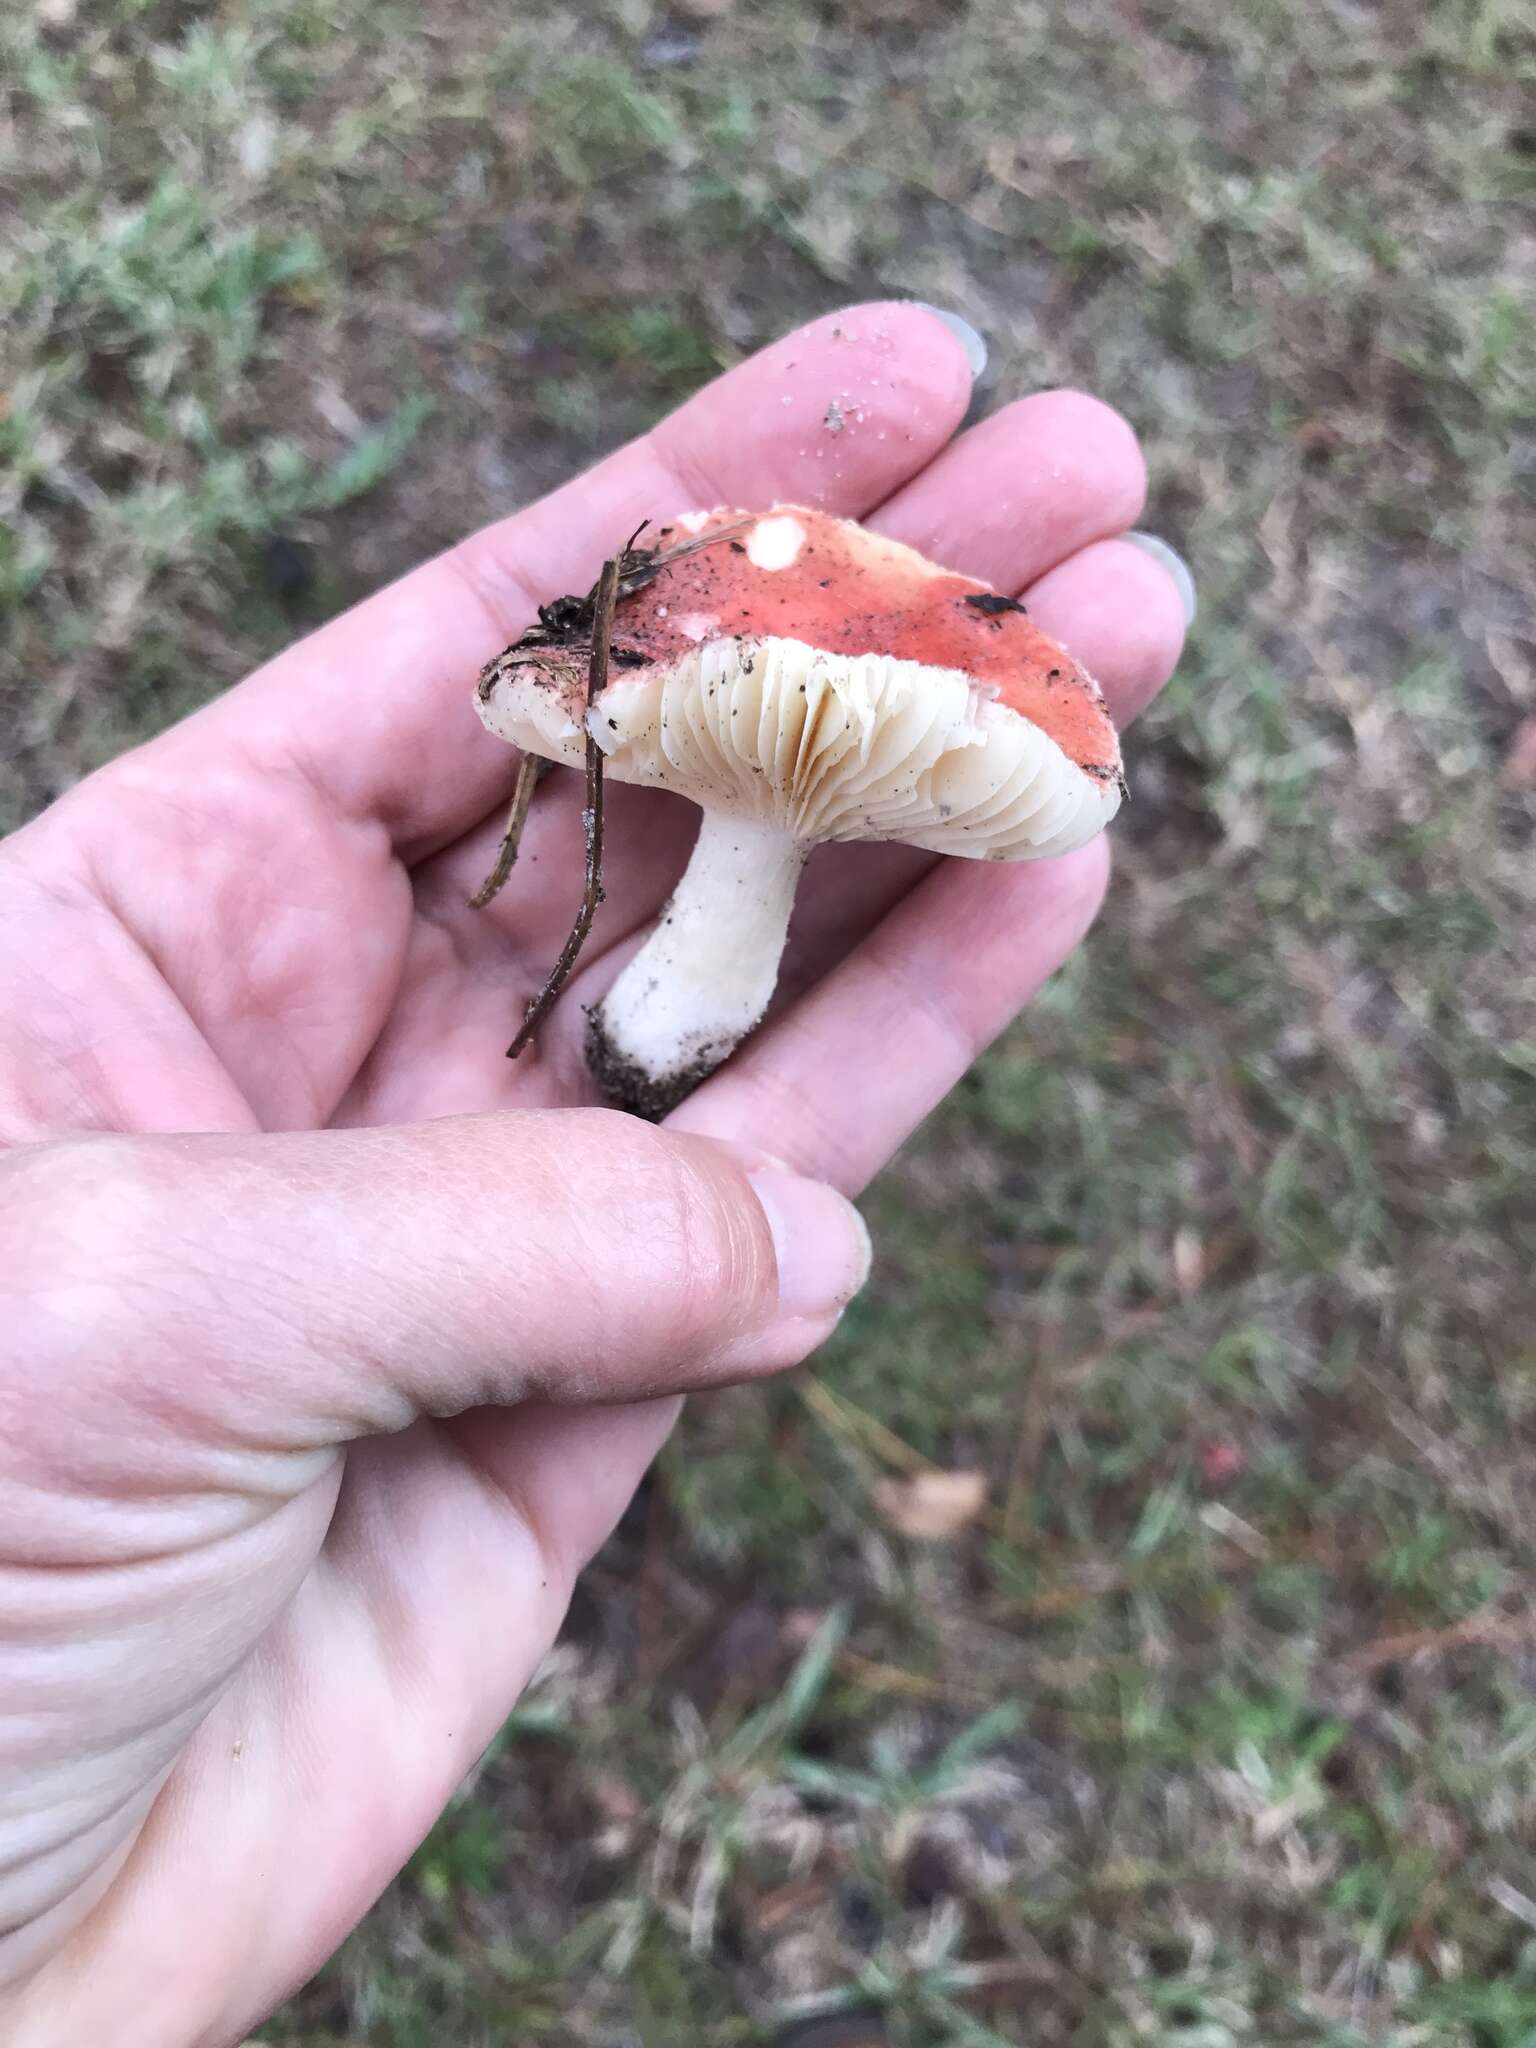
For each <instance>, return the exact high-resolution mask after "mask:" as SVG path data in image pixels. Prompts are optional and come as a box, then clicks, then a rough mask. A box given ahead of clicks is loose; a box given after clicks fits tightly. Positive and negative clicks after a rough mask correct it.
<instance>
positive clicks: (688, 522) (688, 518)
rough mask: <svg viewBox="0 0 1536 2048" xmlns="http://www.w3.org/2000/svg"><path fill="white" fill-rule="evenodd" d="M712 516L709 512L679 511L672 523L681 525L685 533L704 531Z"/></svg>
mask: <svg viewBox="0 0 1536 2048" xmlns="http://www.w3.org/2000/svg"><path fill="white" fill-rule="evenodd" d="M712 516H713V515H712V514H711V513H708V512H679V513H678V515H677V517H676V518H675V519H674V520H673V522H672V524H673V525H674V526H680V527H681V528H682V529H683V531H684V533H702V532H703V531H704V529H705V527H706V526H708V524H709V522H710V519H711V517H712Z"/></svg>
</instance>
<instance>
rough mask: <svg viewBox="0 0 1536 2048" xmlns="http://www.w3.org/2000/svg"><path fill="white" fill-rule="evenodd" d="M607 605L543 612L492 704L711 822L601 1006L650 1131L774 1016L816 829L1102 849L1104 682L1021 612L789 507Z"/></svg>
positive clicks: (1111, 741)
mask: <svg viewBox="0 0 1536 2048" xmlns="http://www.w3.org/2000/svg"><path fill="white" fill-rule="evenodd" d="M652 559H653V560H654V561H655V562H657V563H659V564H660V567H659V570H658V572H657V573H655V574H654V575H652V576H650V578H649V579H648V580H646V581H645V582H644V583H643V585H642V587H640V588H638V589H635V590H633V591H632V592H631V593H630V594H628V595H626V596H624V597H623V598H622V600H621V602H620V604H619V606H618V609H617V611H616V613H615V616H614V625H613V640H612V651H611V659H610V667H609V681H608V683H607V686H606V687H605V688H604V689H603V690H602V691H601V694H599V695H598V696H597V697H596V698H595V699H593V701H592V702H591V704H590V705H589V704H588V700H587V672H588V664H589V660H590V655H591V642H590V613H588V614H587V621H586V628H585V631H583V628H582V624H581V619H580V612H579V608H578V607H576V606H575V605H574V603H573V602H572V603H571V606H570V610H569V614H568V615H567V613H566V612H565V611H562V609H561V607H558V606H557V607H548V608H546V611H545V613H544V614H543V618H542V623H541V626H540V627H536V628H534V629H532V630H531V631H530V632H529V633H528V634H526V635H525V636H524V638H523V640H522V641H520V642H519V643H518V644H517V646H516V647H514V648H512V649H509V650H508V653H507V654H506V655H504V656H503V657H502V658H501V659H500V660H499V661H497V662H494V663H492V664H491V666H490V667H489V668H488V669H487V670H486V671H485V674H484V675H483V676H482V678H481V681H480V686H479V695H478V703H479V710H480V716H481V717H482V719H483V720H484V721H485V723H486V725H487V726H488V727H489V728H490V730H491V731H492V732H494V733H496V734H498V735H499V736H500V737H501V738H502V739H505V740H509V741H511V742H512V743H513V744H514V745H516V746H518V747H521V748H522V749H523V750H524V752H525V753H532V754H536V755H540V756H543V757H545V758H547V759H549V760H554V761H563V762H567V763H569V764H570V765H571V766H573V767H579V766H580V765H581V763H582V761H583V759H584V757H585V753H586V743H587V737H588V734H589V732H590V734H591V736H592V738H593V739H594V740H595V741H596V743H597V745H598V746H599V747H600V748H601V750H602V753H603V755H604V757H605V759H604V769H605V772H606V773H607V774H608V775H611V776H615V777H617V778H618V780H619V781H621V782H635V783H642V784H647V785H650V786H653V787H657V788H664V789H670V790H675V791H678V792H679V793H680V794H682V795H683V796H686V797H689V798H690V799H691V800H692V801H693V802H694V803H696V804H698V805H699V807H700V809H701V810H702V812H703V819H702V822H701V824H700V828H699V835H698V840H697V843H696V845H695V847H694V850H693V856H692V858H691V860H690V861H689V863H688V868H687V872H686V873H685V874H684V876H683V878H682V880H681V882H679V884H678V886H677V889H676V890H675V892H674V893H673V896H672V898H671V901H670V902H669V903H668V904H667V906H666V908H665V910H664V911H663V912H662V915H661V918H660V920H659V922H658V923H657V925H656V928H655V930H654V931H653V932H652V933H651V935H650V937H649V938H648V939H647V940H646V942H645V944H644V945H643V946H642V947H641V949H640V951H639V952H638V953H637V954H636V955H635V957H634V958H633V959H632V960H631V961H630V963H629V965H628V966H627V967H626V968H625V969H624V971H623V972H622V973H621V974H620V976H619V978H618V980H617V981H616V982H615V983H614V985H613V987H612V988H611V989H610V990H609V992H608V994H607V995H606V996H605V997H604V999H603V1001H602V1002H601V1003H600V1004H598V1006H597V1007H596V1008H595V1009H594V1010H593V1011H592V1012H591V1014H590V1017H589V1020H588V1041H587V1051H588V1060H589V1063H590V1065H591V1067H592V1070H593V1073H594V1075H595V1076H596V1078H597V1080H598V1081H599V1083H600V1084H601V1086H602V1087H603V1088H604V1090H605V1091H606V1093H607V1094H608V1095H609V1096H610V1098H611V1099H613V1100H614V1101H616V1102H618V1103H620V1104H621V1105H622V1106H623V1107H625V1108H628V1109H632V1110H635V1111H637V1112H638V1113H640V1114H642V1115H646V1116H651V1117H660V1116H662V1115H664V1114H665V1113H666V1111H667V1110H668V1109H670V1108H671V1107H672V1106H673V1105H674V1104H675V1103H676V1102H678V1101H680V1100H681V1099H682V1097H683V1096H684V1095H686V1094H687V1093H688V1091H689V1090H690V1089H691V1088H692V1087H694V1086H695V1085H696V1084H697V1083H698V1082H699V1081H700V1080H702V1079H703V1078H704V1076H705V1075H706V1074H708V1073H709V1072H711V1071H712V1070H713V1069H714V1068H715V1067H716V1066H718V1065H719V1063H720V1062H721V1061H722V1060H723V1059H725V1058H726V1056H727V1055H728V1054H729V1053H730V1052H731V1051H732V1049H733V1048H734V1047H735V1046H736V1045H737V1044H738V1043H739V1042H740V1040H741V1039H742V1038H743V1037H744V1036H745V1035H746V1033H747V1032H749V1031H750V1030H751V1029H752V1027H753V1026H754V1025H755V1024H756V1023H757V1022H758V1021H759V1019H760V1018H761V1017H762V1015H763V1012H764V1010H765V1009H766V1008H767V1006H768V1001H769V998H770V997H771V995H772V994H773V988H774V983H775V981H776V979H777V976H778V969H779V960H780V957H781V955H782V953H783V951H784V942H785V937H786V934H787V931H788V927H789V916H790V909H791V906H792V904H793V902H794V896H795V885H796V883H797V882H798V880H799V876H800V870H801V867H802V866H803V864H804V862H805V858H806V855H807V854H808V853H809V851H810V849H811V848H812V847H813V846H816V845H819V844H821V843H822V842H823V841H828V840H832V841H839V840H852V839H884V840H900V841H902V842H904V843H905V844H907V845H909V846H921V847H926V848H929V849H930V850H931V851H933V852H935V853H952V854H964V855H968V856H970V857H972V858H974V859H981V860H1037V859H1040V858H1042V857H1043V856H1045V855H1048V854H1055V853H1066V852H1069V851H1070V850H1071V849H1072V848H1073V847H1077V846H1081V845H1083V844H1084V842H1085V841H1087V840H1089V839H1091V838H1092V837H1093V836H1094V834H1095V833H1097V832H1098V831H1099V830H1100V829H1101V828H1102V827H1103V826H1104V825H1106V824H1107V823H1108V822H1109V820H1110V819H1111V818H1112V817H1113V816H1114V814H1115V812H1116V810H1117V809H1118V808H1119V805H1120V798H1121V795H1122V793H1123V790H1124V781H1123V778H1122V775H1121V768H1120V748H1119V743H1118V741H1117V739H1116V736H1115V729H1114V726H1113V724H1112V723H1111V721H1110V717H1109V713H1108V712H1107V710H1106V709H1105V706H1104V700H1103V697H1102V696H1101V694H1100V692H1099V689H1098V686H1097V685H1096V684H1095V683H1094V682H1093V680H1092V678H1091V677H1090V676H1089V675H1088V674H1087V673H1086V672H1085V670H1083V669H1082V668H1081V667H1080V666H1079V665H1078V664H1077V663H1076V662H1075V661H1074V660H1073V659H1072V657H1071V656H1070V655H1069V654H1068V653H1067V652H1066V650H1065V649H1064V648H1063V647H1061V646H1059V645H1058V644H1057V643H1056V642H1055V641H1054V640H1052V639H1051V638H1049V636H1048V635H1047V634H1045V633H1042V632H1041V631H1040V630H1039V628H1038V627H1036V626H1035V625H1033V624H1032V623H1031V621H1030V619H1029V618H1028V616H1027V614H1026V612H1025V609H1024V607H1023V605H1021V604H1020V603H1019V602H1018V601H1017V600H1016V599H1014V598H1011V597H1007V596H1004V595H1001V594H1000V593H998V592H996V591H994V590H991V589H989V588H988V587H987V585H986V584H984V583H979V582H977V581H976V580H975V579H974V578H972V577H969V576H960V575H956V574H955V573H954V572H953V571H951V570H948V569H942V568H939V567H937V566H936V565H935V564H934V563H932V562H930V561H927V560H926V559H925V558H924V557H923V556H922V555H920V554H918V553H917V552H916V551H915V550H913V549H912V548H908V547H904V546H902V545H901V544H900V543H899V542H897V541H893V540H887V539H885V538H883V537H882V536H881V535H878V534H874V533H869V532H866V531H865V530H864V529H863V528H862V527H859V526H857V525H855V524H853V522H851V521H849V520H841V519H834V518H832V517H831V516H830V515H828V514H827V513H824V512H814V511H810V510H808V509H806V508H805V507H804V506H799V505H777V506H774V507H773V508H772V509H771V510H770V511H767V512H764V513H761V514H749V513H741V512H736V511H730V510H725V509H722V510H718V511H714V512H696V513H689V514H686V515H684V516H683V517H681V518H679V519H677V520H674V522H673V524H672V525H671V526H669V527H663V528H662V529H661V533H660V536H659V538H658V542H657V552H656V555H655V556H654V557H653V558H652Z"/></svg>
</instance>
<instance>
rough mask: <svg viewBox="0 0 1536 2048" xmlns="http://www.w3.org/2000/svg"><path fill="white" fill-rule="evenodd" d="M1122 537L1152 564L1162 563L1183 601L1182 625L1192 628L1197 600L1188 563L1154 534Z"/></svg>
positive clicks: (1192, 575) (1139, 533) (1138, 533)
mask: <svg viewBox="0 0 1536 2048" xmlns="http://www.w3.org/2000/svg"><path fill="white" fill-rule="evenodd" d="M1124 537H1125V539H1126V540H1128V541H1130V542H1131V543H1132V545H1133V546H1135V547H1138V548H1140V549H1141V551H1142V553H1143V554H1144V555H1150V556H1151V557H1152V559H1153V561H1154V562H1161V563H1162V565H1163V567H1164V568H1165V569H1166V570H1167V571H1168V574H1169V575H1170V576H1171V577H1172V578H1173V580H1174V584H1175V586H1176V587H1177V589H1178V593H1179V596H1180V597H1181V598H1182V599H1183V601H1184V623H1185V625H1186V626H1192V625H1193V624H1194V623H1195V611H1196V607H1197V600H1196V597H1195V579H1194V574H1193V572H1192V571H1191V569H1190V566H1189V564H1188V562H1186V561H1185V559H1184V557H1183V556H1182V555H1181V554H1179V553H1178V551H1177V550H1176V549H1174V548H1171V547H1169V545H1168V543H1167V541H1165V540H1159V539H1158V537H1157V535H1156V534H1155V533H1141V532H1136V533H1128V534H1126V535H1125V536H1124Z"/></svg>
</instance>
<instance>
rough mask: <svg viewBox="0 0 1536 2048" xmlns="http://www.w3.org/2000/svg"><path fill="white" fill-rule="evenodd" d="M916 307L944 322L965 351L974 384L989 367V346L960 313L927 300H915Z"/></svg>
mask: <svg viewBox="0 0 1536 2048" xmlns="http://www.w3.org/2000/svg"><path fill="white" fill-rule="evenodd" d="M912 303H913V305H914V306H921V307H922V309H923V311H924V312H925V313H931V314H932V315H933V317H934V319H935V320H942V321H943V322H944V325H945V326H946V327H947V328H948V329H949V331H950V333H951V334H952V335H953V336H954V337H955V339H956V341H958V342H959V344H960V346H961V347H962V348H963V349H964V350H965V360H966V361H967V362H968V363H969V364H970V366H971V382H972V383H973V384H974V383H975V382H976V379H977V378H978V377H979V376H980V375H981V373H982V371H983V370H984V369H985V368H986V367H987V344H986V343H985V342H984V341H983V340H982V338H981V336H980V335H979V334H978V333H977V332H976V330H975V328H974V327H973V326H972V325H971V323H970V321H969V320H967V319H965V318H964V317H963V315H961V314H959V313H951V312H950V311H949V310H948V309H947V308H946V307H944V306H930V305H929V303H928V301H927V300H926V299H914V300H913V301H912Z"/></svg>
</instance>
